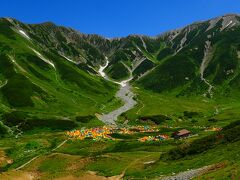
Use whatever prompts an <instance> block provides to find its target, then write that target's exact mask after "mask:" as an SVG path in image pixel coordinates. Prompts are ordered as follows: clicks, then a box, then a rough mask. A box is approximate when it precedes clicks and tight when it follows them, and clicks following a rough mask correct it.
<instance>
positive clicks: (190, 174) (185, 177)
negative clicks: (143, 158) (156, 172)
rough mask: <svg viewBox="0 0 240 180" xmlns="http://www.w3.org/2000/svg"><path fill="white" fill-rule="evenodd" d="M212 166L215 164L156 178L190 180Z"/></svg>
mask: <svg viewBox="0 0 240 180" xmlns="http://www.w3.org/2000/svg"><path fill="white" fill-rule="evenodd" d="M214 166H215V165H210V166H204V167H202V168H198V169H193V170H189V171H184V172H180V173H179V174H177V175H173V176H168V177H164V178H158V179H162V180H190V179H193V178H195V177H197V176H199V175H202V174H204V173H206V172H207V171H209V170H210V169H212V168H213V167H214Z"/></svg>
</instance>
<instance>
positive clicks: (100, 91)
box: [0, 19, 120, 127]
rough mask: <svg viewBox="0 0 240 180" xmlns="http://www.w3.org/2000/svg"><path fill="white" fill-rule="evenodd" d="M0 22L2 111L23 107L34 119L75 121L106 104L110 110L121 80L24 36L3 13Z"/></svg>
mask: <svg viewBox="0 0 240 180" xmlns="http://www.w3.org/2000/svg"><path fill="white" fill-rule="evenodd" d="M0 27H1V32H0V44H1V46H0V82H1V88H0V101H1V106H3V107H4V108H1V115H2V116H4V114H8V113H11V112H14V111H19V112H22V113H23V114H24V116H25V118H27V119H29V120H31V121H34V120H37V121H39V120H40V121H41V120H43V121H45V119H53V120H61V119H65V120H72V121H75V117H77V116H88V115H94V114H95V113H97V112H102V111H104V110H103V109H102V108H103V107H102V104H105V105H106V108H105V109H106V110H110V108H111V107H112V105H113V104H112V101H113V99H114V95H115V92H116V90H117V86H116V85H114V84H111V83H109V82H106V81H104V80H103V79H101V78H100V77H98V76H96V75H93V74H90V73H88V72H86V71H85V70H83V69H82V68H81V66H79V65H77V64H75V63H72V62H70V61H68V60H67V59H66V58H64V57H62V56H60V55H59V53H58V52H57V51H55V50H45V49H43V48H42V47H41V46H39V44H38V43H37V40H35V39H34V37H31V36H30V35H29V36H28V37H26V36H24V35H23V34H21V33H20V32H19V29H17V28H16V27H12V25H11V24H10V22H9V21H8V20H6V19H1V22H0ZM108 104H109V108H107V107H108ZM118 104H120V103H119V102H116V103H115V105H116V106H117V105H118ZM112 108H113V107H112ZM20 119H21V118H20ZM8 120H10V119H5V121H8ZM94 122H95V121H93V123H94ZM18 123H20V122H18ZM45 124H46V125H45V126H46V127H47V126H48V124H47V123H45ZM14 125H17V124H14ZM36 126H37V125H36Z"/></svg>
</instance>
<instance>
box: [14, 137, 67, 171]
mask: <svg viewBox="0 0 240 180" xmlns="http://www.w3.org/2000/svg"><path fill="white" fill-rule="evenodd" d="M66 142H67V140H64V141H63V142H62V143H60V144H59V145H58V146H57V147H56V148H54V149H52V150H51V151H56V150H57V149H59V148H60V147H62V146H63V145H64V144H65V143H66ZM39 156H41V155H37V156H35V157H33V158H32V159H30V160H29V161H28V162H26V163H24V164H22V165H21V166H19V167H18V168H16V169H15V170H20V169H22V168H24V167H25V166H27V165H28V164H30V163H31V162H32V161H34V160H35V159H37V158H38V157H39Z"/></svg>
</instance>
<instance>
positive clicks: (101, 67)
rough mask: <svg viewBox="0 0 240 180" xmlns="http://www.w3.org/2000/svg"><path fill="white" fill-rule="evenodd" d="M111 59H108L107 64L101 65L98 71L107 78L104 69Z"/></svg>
mask: <svg viewBox="0 0 240 180" xmlns="http://www.w3.org/2000/svg"><path fill="white" fill-rule="evenodd" d="M108 64H109V61H108V60H107V62H106V64H105V65H104V66H100V68H99V70H98V73H99V74H100V75H101V76H102V77H103V78H104V79H106V78H107V76H106V73H105V72H104V70H105V69H106V68H107V67H108Z"/></svg>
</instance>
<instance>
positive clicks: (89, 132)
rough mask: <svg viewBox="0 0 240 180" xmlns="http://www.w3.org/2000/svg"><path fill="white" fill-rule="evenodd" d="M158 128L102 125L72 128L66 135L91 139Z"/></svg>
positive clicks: (109, 137)
mask: <svg viewBox="0 0 240 180" xmlns="http://www.w3.org/2000/svg"><path fill="white" fill-rule="evenodd" d="M158 131H159V129H158V128H157V127H154V126H130V127H117V126H103V127H96V128H89V129H81V130H72V131H67V132H66V135H67V136H68V137H69V138H72V139H78V140H84V139H86V138H91V139H93V140H96V141H99V140H105V139H111V140H114V138H112V137H111V134H113V133H117V134H134V133H139V132H141V133H144V132H158Z"/></svg>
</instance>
